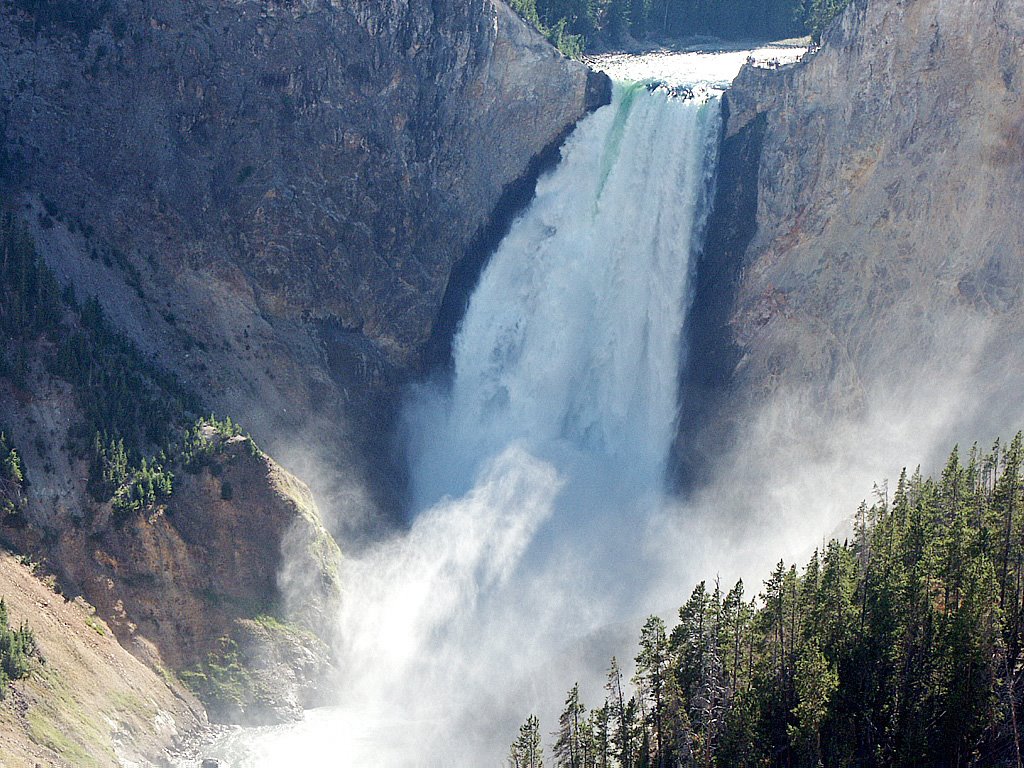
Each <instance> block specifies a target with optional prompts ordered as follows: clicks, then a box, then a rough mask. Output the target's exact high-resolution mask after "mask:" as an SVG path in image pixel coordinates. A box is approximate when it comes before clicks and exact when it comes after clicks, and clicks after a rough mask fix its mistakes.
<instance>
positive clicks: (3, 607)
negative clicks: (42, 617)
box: [0, 597, 36, 699]
mask: <svg viewBox="0 0 1024 768" xmlns="http://www.w3.org/2000/svg"><path fill="white" fill-rule="evenodd" d="M35 653H36V640H35V636H34V635H33V634H32V630H31V629H29V627H28V624H27V623H26V622H22V623H21V624H20V625H19V626H17V627H12V626H11V625H10V617H9V616H8V614H7V603H6V601H5V600H4V599H3V598H2V597H0V699H3V698H4V697H5V696H6V695H7V686H8V685H9V684H10V681H12V680H20V679H21V678H23V677H26V676H27V675H28V673H29V671H30V670H31V668H32V661H31V659H32V656H34V655H35Z"/></svg>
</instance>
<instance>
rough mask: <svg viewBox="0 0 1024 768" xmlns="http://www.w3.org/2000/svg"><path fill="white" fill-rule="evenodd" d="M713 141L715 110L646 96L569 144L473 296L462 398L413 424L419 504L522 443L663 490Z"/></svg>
mask: <svg viewBox="0 0 1024 768" xmlns="http://www.w3.org/2000/svg"><path fill="white" fill-rule="evenodd" d="M717 138H718V101H717V100H710V101H698V100H696V99H690V100H683V99H677V98H672V97H670V96H669V95H668V94H667V93H665V92H655V93H649V92H648V90H647V89H646V88H645V87H644V86H643V85H632V86H628V87H619V88H618V89H617V90H616V92H615V97H614V103H613V104H612V105H611V106H610V107H609V108H608V109H605V110H601V111H600V112H598V113H597V114H595V115H594V116H593V117H591V118H590V119H588V120H587V121H585V122H584V123H583V124H582V125H581V126H580V127H579V129H578V130H577V131H576V132H575V133H574V134H573V136H572V137H571V138H570V140H569V142H568V143H567V145H566V147H565V149H564V152H563V160H562V162H561V164H560V165H559V167H558V169H557V170H556V171H555V172H554V173H552V174H551V175H550V176H548V177H546V178H544V179H542V180H541V181H540V183H539V184H538V188H537V194H536V199H535V200H534V201H533V203H532V204H531V206H530V208H529V210H528V211H527V212H526V213H525V214H524V215H523V216H522V217H521V218H520V219H519V220H518V221H517V222H516V223H515V225H514V226H513V227H512V230H511V231H510V233H509V235H508V236H507V237H506V238H505V240H504V241H503V242H502V244H501V246H500V247H499V248H498V250H497V252H496V253H495V254H494V256H493V258H492V260H491V262H490V264H489V265H488V267H487V269H486V270H485V272H484V274H483V276H482V278H481V280H480V284H479V286H478V287H477V289H476V291H475V292H474V294H473V297H472V300H471V302H470V305H469V309H468V311H467V314H466V317H465V319H464V320H463V323H462V326H461V328H460V331H459V334H458V336H457V337H456V339H455V345H454V359H455V373H454V383H453V384H452V388H451V392H450V393H441V395H440V396H437V395H436V394H435V393H431V394H429V395H428V396H427V397H426V398H424V399H423V400H421V402H420V404H419V408H418V411H417V412H416V413H414V415H413V419H412V428H411V430H410V434H411V435H412V440H413V447H412V456H413V460H412V466H413V481H414V488H415V491H416V497H417V500H418V502H419V503H420V504H421V506H424V507H425V506H427V505H429V504H430V503H432V502H434V501H436V500H437V499H438V498H440V497H441V496H442V495H444V494H451V495H459V494H461V493H463V492H465V491H466V490H468V489H469V488H470V487H471V486H472V484H473V482H474V480H475V477H476V473H477V471H478V470H479V468H480V466H481V464H482V463H483V462H485V461H487V460H488V459H490V458H492V457H494V456H495V455H497V454H498V453H500V452H501V451H502V450H503V449H504V448H505V447H506V446H507V445H509V444H511V443H513V442H517V441H518V442H520V443H521V444H522V445H524V446H525V447H526V448H527V450H528V451H530V452H531V453H533V454H535V455H537V456H539V457H541V458H544V459H546V460H550V461H552V462H553V463H554V465H555V466H556V467H558V468H560V469H562V470H563V472H565V473H566V474H568V475H569V477H570V480H571V478H572V476H573V474H574V473H575V472H576V471H577V469H582V468H583V467H578V466H577V465H584V466H590V467H592V468H597V469H600V473H599V476H600V477H601V478H603V481H602V482H601V485H604V486H607V488H605V489H603V492H607V491H615V492H635V491H638V490H639V491H643V490H647V489H650V488H652V487H654V486H657V485H658V483H659V482H660V479H661V475H662V472H663V469H664V462H665V458H666V453H667V449H668V446H669V442H670V441H671V439H672V434H673V431H674V426H675V409H676V399H677V398H676V395H677V393H676V379H677V376H678V371H679V362H680V334H681V331H682V326H683V316H684V313H685V308H686V304H687V300H686V299H687V295H686V293H687V285H688V276H689V273H690V267H691V263H692V259H691V255H692V253H693V252H694V250H695V248H697V247H699V243H700V240H701V237H702V235H703V222H704V217H705V215H706V212H707V203H706V197H707V193H708V190H709V187H710V180H711V178H712V175H713V172H714V157H715V154H716V149H717ZM587 474H588V475H591V474H594V473H593V472H588V473H587ZM589 479H591V480H592V479H593V478H589Z"/></svg>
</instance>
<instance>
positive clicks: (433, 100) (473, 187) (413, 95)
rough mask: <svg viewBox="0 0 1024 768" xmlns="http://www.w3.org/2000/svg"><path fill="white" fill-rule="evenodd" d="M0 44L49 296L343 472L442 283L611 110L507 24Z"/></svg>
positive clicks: (480, 2)
mask: <svg viewBox="0 0 1024 768" xmlns="http://www.w3.org/2000/svg"><path fill="white" fill-rule="evenodd" d="M0 45H2V47H3V49H4V51H5V56H4V67H3V68H2V70H0V134H2V149H3V152H2V163H3V171H4V175H5V176H6V178H8V179H10V180H13V182H14V183H15V185H16V188H17V189H18V190H20V192H21V193H22V195H23V196H24V199H25V200H27V201H29V202H32V201H35V202H39V201H41V202H42V203H43V205H44V208H45V210H43V209H38V210H37V211H36V213H37V214H38V215H41V220H42V222H43V226H42V227H40V228H39V229H38V231H37V235H38V236H39V237H40V239H41V240H42V250H43V251H44V252H45V253H46V254H47V258H48V259H49V260H50V262H51V264H52V265H53V266H54V267H55V268H56V269H57V271H58V272H59V274H60V275H61V276H62V277H63V278H64V279H66V280H68V281H70V282H74V283H75V284H76V285H77V286H79V289H80V292H82V291H85V292H89V293H97V294H99V295H100V297H101V299H102V300H103V302H104V305H105V307H106V309H107V310H108V313H109V314H110V316H111V317H112V318H113V319H114V320H115V322H117V323H118V324H119V326H120V327H121V328H123V329H125V330H126V331H128V332H129V335H130V336H132V337H133V338H135V339H136V340H137V341H138V342H139V343H140V344H141V345H142V346H143V347H144V348H145V349H146V350H147V351H150V352H152V353H153V354H155V355H156V356H157V357H158V358H159V359H160V361H161V362H162V364H164V365H165V366H167V367H170V368H173V369H176V370H178V371H179V373H181V374H182V375H183V376H184V377H185V378H186V379H187V380H188V381H190V382H192V383H194V384H195V385H197V388H199V389H201V390H203V391H204V392H206V393H207V394H208V396H209V400H210V404H211V405H212V406H215V407H217V408H218V409H219V410H221V411H222V412H227V413H231V414H233V415H235V416H236V417H238V418H240V419H242V420H243V421H244V422H245V423H246V424H247V425H248V426H249V427H250V428H251V429H253V430H254V433H255V434H256V435H257V436H258V437H260V438H261V442H262V443H264V444H268V443H269V447H270V448H271V449H272V450H273V449H274V448H275V447H277V446H275V444H274V441H273V440H271V439H270V438H271V436H273V435H280V434H282V433H283V432H284V431H289V432H291V433H292V434H293V435H295V437H294V442H296V443H300V444H302V447H301V449H298V450H295V451H294V453H296V454H298V453H303V454H307V453H308V449H309V445H308V444H309V443H317V442H322V441H326V442H327V445H328V449H327V450H326V451H324V452H323V453H324V455H325V456H326V457H327V458H328V459H329V461H330V462H332V463H334V464H340V465H346V464H359V463H362V464H363V465H364V466H365V465H368V464H369V465H373V464H374V463H376V464H381V463H386V460H387V447H388V446H387V445H386V444H382V442H381V441H380V440H377V442H374V439H373V438H372V437H371V438H368V437H366V436H367V435H368V434H377V433H380V432H381V431H382V430H381V429H380V427H381V419H382V414H383V413H384V412H386V410H387V409H386V408H384V409H382V408H381V407H380V405H381V402H382V400H384V399H386V398H387V397H388V396H390V395H391V394H393V387H394V384H395V382H396V381H397V380H400V379H401V378H402V377H404V376H406V375H407V374H408V373H409V372H410V371H412V370H415V369H416V367H417V365H418V363H419V359H420V354H421V351H422V348H423V345H424V343H425V342H426V340H427V339H428V338H429V336H430V333H431V329H432V325H433V323H434V320H435V317H436V316H437V313H438V309H439V306H440V303H441V300H442V297H443V295H444V292H445V288H446V285H447V281H448V277H449V274H450V273H451V270H452V268H453V266H454V265H456V264H458V263H459V262H460V261H461V260H462V259H463V258H464V257H465V255H466V251H467V248H469V246H470V244H471V243H472V242H473V239H474V236H475V235H476V234H477V233H478V231H479V230H481V229H482V228H483V227H485V225H486V223H487V221H488V219H489V217H490V216H491V214H492V211H493V209H494V208H495V206H496V204H497V203H498V201H499V198H500V196H501V194H502V191H503V189H504V188H505V187H506V186H507V185H509V184H511V183H513V182H514V181H516V180H517V179H519V178H520V177H521V176H522V175H523V174H524V173H525V172H526V171H527V169H528V166H529V163H530V160H531V158H533V157H534V156H535V155H537V154H538V153H540V152H541V151H542V150H543V149H544V148H545V147H547V146H549V145H550V144H551V143H552V142H556V141H558V140H559V138H560V137H561V136H562V135H563V134H564V132H565V131H566V130H567V129H568V128H569V127H571V126H572V124H573V123H574V122H575V121H576V120H577V119H578V118H579V117H580V116H582V115H583V114H584V112H585V111H586V110H587V109H588V108H589V107H591V106H593V105H594V104H596V103H597V102H598V101H599V100H600V99H601V98H602V96H603V94H602V87H601V86H602V82H601V80H600V79H595V77H594V76H592V75H591V73H589V70H587V69H586V68H585V67H584V66H583V65H581V64H579V63H576V62H572V61H570V60H568V59H565V58H564V57H562V56H561V55H560V54H558V53H557V52H556V51H555V50H554V49H553V48H551V46H549V45H548V44H547V43H546V42H545V41H543V39H542V38H541V37H540V36H539V35H538V34H536V32H535V31H533V30H532V29H530V28H528V27H527V26H526V25H525V24H523V23H522V22H521V20H520V19H519V18H518V17H516V16H515V14H513V13H512V12H511V11H510V10H509V9H508V8H507V7H506V6H505V5H504V4H503V3H502V2H501V1H500V0H442V1H441V2H432V3H427V2H421V1H420V0H412V2H402V1H392V0H369V1H368V2H359V3H354V4H353V3H342V2H334V1H333V0H287V1H286V0H280V1H278V0H259V1H256V0H245V1H243V2H218V1H214V0H189V2H184V3H182V2H176V1H175V2H171V1H170V0H155V1H154V2H146V3H141V4H140V3H133V2H122V1H113V0H112V1H109V2H103V3H94V2H91V1H90V2H87V1H86V0H75V1H74V2H53V1H52V0H10V1H9V2H6V3H4V5H3V12H2V14H0ZM605 85H606V83H605ZM51 225H52V226H51ZM111 254H112V257H111ZM90 256H93V257H94V258H89V257H90ZM367 425H368V427H372V429H371V428H365V429H364V428H363V427H367ZM280 448H281V452H282V453H292V451H290V450H289V448H290V446H280Z"/></svg>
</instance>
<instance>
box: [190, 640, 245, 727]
mask: <svg viewBox="0 0 1024 768" xmlns="http://www.w3.org/2000/svg"><path fill="white" fill-rule="evenodd" d="M219 642H220V647H219V648H218V649H217V650H216V651H211V652H210V653H209V654H207V657H206V661H205V662H203V663H201V664H198V665H196V667H195V668H194V669H192V670H190V671H186V672H182V673H181V680H182V682H184V683H185V684H186V685H187V686H188V687H189V688H191V689H192V690H193V691H194V692H195V694H196V695H197V696H198V697H199V698H200V699H202V701H203V703H204V704H205V705H206V706H207V708H208V709H209V710H210V714H211V715H212V716H214V717H223V716H224V715H225V714H228V717H230V716H231V714H229V713H238V712H241V711H243V710H244V709H245V707H246V706H247V704H248V703H249V702H250V701H252V699H253V697H254V694H253V691H254V682H253V680H252V675H251V673H250V672H249V671H248V669H246V667H245V664H244V663H243V662H242V658H241V654H240V653H239V650H238V644H237V643H236V642H235V641H234V640H232V639H231V638H230V637H222V638H220V641H219Z"/></svg>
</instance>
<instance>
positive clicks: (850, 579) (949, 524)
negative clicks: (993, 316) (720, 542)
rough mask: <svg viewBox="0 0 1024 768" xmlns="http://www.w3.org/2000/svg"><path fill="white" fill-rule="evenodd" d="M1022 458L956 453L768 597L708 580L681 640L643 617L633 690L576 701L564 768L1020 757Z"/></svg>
mask: <svg viewBox="0 0 1024 768" xmlns="http://www.w3.org/2000/svg"><path fill="white" fill-rule="evenodd" d="M1022 462H1024V445H1022V437H1021V435H1020V434H1018V435H1017V436H1016V437H1015V438H1014V439H1013V441H1012V442H1011V443H1010V444H1009V445H1008V446H1004V445H1002V444H1000V443H998V442H997V443H996V445H995V446H994V447H993V448H992V450H991V451H989V452H987V453H984V452H981V451H979V450H978V449H977V447H975V448H974V449H972V450H971V451H970V453H969V455H968V457H967V459H966V463H965V462H964V461H963V460H962V459H961V457H960V455H959V452H958V451H956V450H954V451H953V453H952V454H951V455H950V457H949V460H948V462H947V463H946V466H945V469H944V470H943V472H942V474H941V475H940V477H938V478H937V479H931V478H929V479H924V478H922V477H921V474H920V472H915V473H914V474H913V475H912V476H909V477H908V476H907V473H906V471H904V472H903V473H902V474H901V476H900V479H899V482H898V484H897V486H896V489H895V493H893V494H892V497H891V498H890V495H889V492H888V489H887V487H885V486H883V487H882V488H876V494H875V499H874V503H872V504H871V505H870V506H869V505H868V504H867V503H864V504H862V505H861V506H860V508H859V509H858V511H857V515H856V519H855V533H854V536H853V540H852V541H844V542H840V541H837V540H833V541H831V542H829V543H828V545H827V546H825V547H824V549H823V550H822V551H816V552H815V553H814V554H813V555H812V557H811V559H810V561H809V562H808V563H807V565H806V566H805V567H804V568H803V570H802V571H798V570H797V568H796V567H795V566H792V565H790V566H788V567H787V566H786V565H785V564H784V563H782V562H780V563H779V564H778V566H777V567H776V568H775V569H774V570H773V571H772V573H771V575H770V576H769V577H768V579H767V580H765V582H764V588H763V591H762V592H761V594H760V595H759V596H758V598H757V599H754V600H750V599H748V598H747V597H746V591H745V586H744V584H743V582H742V581H740V582H737V584H736V585H735V586H734V587H733V588H731V589H729V590H727V591H723V588H722V587H721V586H720V585H719V584H718V583H717V582H716V583H715V584H714V585H713V586H711V587H709V586H708V585H707V584H706V583H704V582H702V583H700V584H699V585H697V587H696V588H695V589H694V590H693V593H692V595H691V596H690V598H689V600H687V601H686V603H685V604H684V605H683V606H682V607H681V608H680V609H679V623H678V624H677V625H676V626H675V627H674V628H673V629H672V630H671V631H668V629H667V627H666V626H665V624H664V622H663V621H662V620H661V619H660V618H658V617H654V616H652V617H651V618H649V619H648V621H647V622H646V624H645V625H644V627H643V630H642V631H641V635H640V648H639V653H638V654H637V656H636V674H635V675H634V677H633V684H634V686H635V687H634V689H633V690H632V692H626V691H625V690H624V688H625V686H624V684H623V680H622V675H621V673H620V672H619V668H618V664H617V663H616V661H615V659H612V665H611V670H610V671H609V675H608V683H607V686H606V691H607V697H606V699H605V701H604V702H603V704H602V706H601V707H600V708H598V709H595V710H591V711H590V712H589V713H588V712H587V711H586V710H585V708H584V707H583V705H582V704H581V703H580V701H579V692H578V689H577V688H576V687H574V688H573V689H572V691H570V693H569V697H568V699H567V700H566V706H565V710H564V711H563V714H562V717H561V719H560V721H559V729H558V732H557V741H556V742H555V747H554V754H555V765H556V766H572V767H573V768H596V767H597V766H601V767H602V768H606V767H607V766H618V767H620V768H639V767H640V766H701V767H705V766H706V767H708V768H710V767H711V766H720V767H721V768H727V767H728V768H744V767H746V766H750V767H751V768H753V767H754V766H759V767H760V766H764V767H773V768H774V767H777V768H782V766H786V767H787V768H789V767H792V768H804V767H806V768H815V767H816V766H858V767H875V766H877V767H879V768H881V766H887V767H888V766H906V767H907V768H910V767H911V766H925V765H927V766H994V765H1020V754H1021V752H1020V746H1021V733H1020V719H1021V712H1020V707H1021V698H1022V695H1024V652H1022V649H1024V474H1022ZM529 725H530V724H529V723H528V724H527V726H529ZM527 726H524V728H525V729H527V731H530V732H535V731H537V730H538V729H537V727H536V725H535V724H534V726H533V727H532V731H531V730H530V728H528V727H527ZM524 733H526V731H524V732H522V733H521V734H520V739H519V740H517V742H516V745H521V743H522V741H523V737H524ZM516 745H514V746H513V754H512V755H511V756H510V765H522V764H523V763H521V762H515V761H514V759H513V758H515V759H518V758H517V757H516V756H517V755H519V754H521V751H517V750H519V749H520V748H519V746H516Z"/></svg>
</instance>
